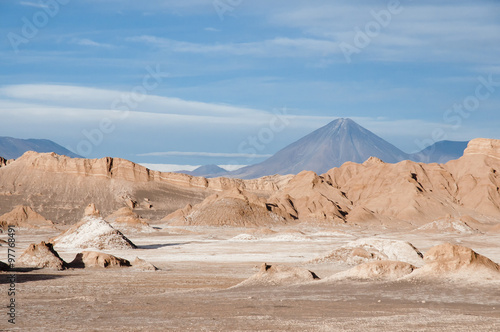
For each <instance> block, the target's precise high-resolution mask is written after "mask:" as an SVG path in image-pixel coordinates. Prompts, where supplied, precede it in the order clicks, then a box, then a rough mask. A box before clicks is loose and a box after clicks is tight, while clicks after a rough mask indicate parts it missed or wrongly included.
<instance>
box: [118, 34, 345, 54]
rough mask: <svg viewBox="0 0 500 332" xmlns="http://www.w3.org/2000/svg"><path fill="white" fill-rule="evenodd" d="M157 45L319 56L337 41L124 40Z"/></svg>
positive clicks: (332, 48)
mask: <svg viewBox="0 0 500 332" xmlns="http://www.w3.org/2000/svg"><path fill="white" fill-rule="evenodd" d="M127 40H128V41H132V42H142V43H146V44H151V45H154V46H157V47H161V48H162V49H164V50H167V51H173V52H180V53H198V54H214V55H218V54H223V55H251V56H260V57H309V56H312V57H322V56H328V55H332V54H336V53H339V52H340V49H339V47H338V45H337V43H335V42H332V41H329V40H321V39H312V38H287V37H277V38H274V39H268V40H263V41H256V42H242V43H226V44H223V43H220V44H200V43H191V42H184V41H177V40H172V39H166V38H159V37H155V36H147V35H143V36H139V37H131V38H128V39H127Z"/></svg>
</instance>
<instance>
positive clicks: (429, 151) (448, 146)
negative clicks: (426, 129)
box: [409, 141, 469, 164]
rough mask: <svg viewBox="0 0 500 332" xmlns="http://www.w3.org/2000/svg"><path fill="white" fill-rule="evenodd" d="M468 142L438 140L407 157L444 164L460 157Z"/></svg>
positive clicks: (422, 161) (421, 161)
mask: <svg viewBox="0 0 500 332" xmlns="http://www.w3.org/2000/svg"><path fill="white" fill-rule="evenodd" d="M468 143H469V142H468V141H465V142H462V141H439V142H436V143H434V144H432V145H430V146H428V147H427V148H425V149H423V150H422V151H420V152H417V153H413V154H410V155H409V159H410V160H412V161H416V162H419V163H427V164H429V163H438V164H444V163H447V162H448V161H450V160H455V159H458V158H460V157H461V156H462V155H463V154H464V150H465V149H466V148H467V144H468Z"/></svg>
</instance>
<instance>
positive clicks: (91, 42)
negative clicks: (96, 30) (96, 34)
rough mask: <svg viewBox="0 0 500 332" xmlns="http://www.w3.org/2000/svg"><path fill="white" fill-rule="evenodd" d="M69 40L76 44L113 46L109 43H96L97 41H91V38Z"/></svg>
mask: <svg viewBox="0 0 500 332" xmlns="http://www.w3.org/2000/svg"><path fill="white" fill-rule="evenodd" d="M71 42H72V43H73V44H77V45H81V46H92V47H104V48H112V47H114V46H113V45H111V44H106V43H98V42H96V41H93V40H91V39H88V38H83V39H72V40H71Z"/></svg>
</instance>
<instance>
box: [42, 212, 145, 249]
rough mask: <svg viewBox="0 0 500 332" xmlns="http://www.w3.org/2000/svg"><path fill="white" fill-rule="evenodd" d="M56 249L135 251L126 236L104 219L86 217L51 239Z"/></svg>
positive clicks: (133, 245)
mask: <svg viewBox="0 0 500 332" xmlns="http://www.w3.org/2000/svg"><path fill="white" fill-rule="evenodd" d="M51 242H53V243H54V246H55V247H56V248H69V249H87V248H95V249H100V250H106V249H107V250H109V249H135V248H137V247H136V245H135V244H133V243H132V241H130V240H129V239H128V238H127V237H126V236H125V235H123V234H122V233H121V232H120V231H118V230H116V229H115V228H113V226H111V225H110V224H109V223H108V222H106V221H105V220H104V219H102V218H95V217H88V216H87V217H84V218H83V219H82V220H81V221H80V222H79V223H77V224H76V225H73V226H72V227H70V228H69V229H68V230H67V231H65V232H64V233H62V234H60V235H59V236H57V237H55V238H53V239H51Z"/></svg>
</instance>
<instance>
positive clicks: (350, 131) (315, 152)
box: [198, 118, 468, 179]
mask: <svg viewBox="0 0 500 332" xmlns="http://www.w3.org/2000/svg"><path fill="white" fill-rule="evenodd" d="M467 143H468V142H453V141H441V142H437V143H435V144H434V145H431V146H429V147H427V148H425V149H424V150H422V151H420V152H418V153H414V154H407V153H405V152H403V151H401V150H400V149H398V148H397V147H395V146H394V145H392V144H390V143H389V142H387V141H385V140H384V139H382V138H380V137H379V136H377V135H375V134H374V133H372V132H371V131H369V130H368V129H366V128H363V127H362V126H360V125H358V124H357V123H356V122H354V121H353V120H351V119H344V118H341V119H337V120H334V121H332V122H330V123H329V124H327V125H326V126H324V127H321V128H319V129H317V130H315V131H314V132H312V133H310V134H309V135H307V136H305V137H303V138H301V139H299V140H298V141H296V142H294V143H292V144H290V145H288V146H287V147H285V148H283V149H282V150H280V151H278V152H277V153H276V154H275V155H273V156H272V157H270V158H269V159H267V160H265V161H263V162H261V163H259V164H255V165H250V166H247V167H244V168H241V169H239V170H237V171H233V172H228V173H226V174H218V175H217V176H229V177H237V178H242V179H253V178H258V177H262V176H266V175H273V174H282V175H283V174H297V173H299V172H301V171H303V170H308V171H314V172H316V173H317V174H323V173H325V172H327V171H328V170H330V169H331V168H333V167H340V166H342V164H344V163H345V162H348V161H352V162H356V163H363V162H364V161H366V160H367V159H368V158H370V157H377V158H379V159H381V160H383V161H384V162H386V163H397V162H400V161H402V160H412V161H416V162H423V163H434V162H436V163H446V162H448V161H450V160H454V159H458V158H460V157H461V156H462V154H463V152H464V150H465V148H466V147H467ZM198 174H199V176H207V175H208V174H201V172H199V173H198Z"/></svg>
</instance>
